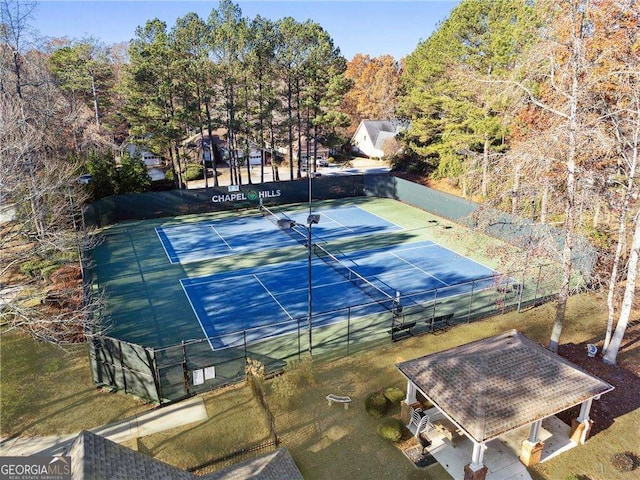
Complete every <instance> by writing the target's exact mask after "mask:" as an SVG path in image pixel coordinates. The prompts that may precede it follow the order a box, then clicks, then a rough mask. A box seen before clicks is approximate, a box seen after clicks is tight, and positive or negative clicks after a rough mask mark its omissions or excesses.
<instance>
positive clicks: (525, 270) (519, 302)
mask: <svg viewBox="0 0 640 480" xmlns="http://www.w3.org/2000/svg"><path fill="white" fill-rule="evenodd" d="M526 274H527V266H526V265H525V266H524V267H522V281H521V282H520V288H519V290H520V291H519V292H518V313H520V307H521V306H522V296H523V295H524V279H525V275H526Z"/></svg>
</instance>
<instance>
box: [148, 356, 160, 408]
mask: <svg viewBox="0 0 640 480" xmlns="http://www.w3.org/2000/svg"><path fill="white" fill-rule="evenodd" d="M150 350H151V355H152V358H153V378H154V381H155V382H156V391H157V392H158V402H159V403H160V405H162V380H161V379H160V369H158V359H157V358H156V349H155V348H151V349H150Z"/></svg>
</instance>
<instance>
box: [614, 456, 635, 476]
mask: <svg viewBox="0 0 640 480" xmlns="http://www.w3.org/2000/svg"><path fill="white" fill-rule="evenodd" d="M639 463H640V461H639V460H638V457H636V456H635V455H634V454H633V453H632V452H622V453H616V454H615V455H613V456H612V457H611V465H612V466H613V468H615V469H616V470H618V471H619V472H630V471H632V470H635V468H636V467H637V466H638V464H639Z"/></svg>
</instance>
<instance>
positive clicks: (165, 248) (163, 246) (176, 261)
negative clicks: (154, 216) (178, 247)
mask: <svg viewBox="0 0 640 480" xmlns="http://www.w3.org/2000/svg"><path fill="white" fill-rule="evenodd" d="M159 228H162V227H156V228H154V230H155V231H156V235H157V236H158V240H160V245H162V249H163V250H164V254H165V255H166V256H167V258H168V259H169V263H170V264H172V265H175V264H176V263H180V259H179V258H178V255H177V254H176V256H175V258H176V260H175V261H173V259H172V258H171V255H169V252H168V251H167V247H166V246H165V245H164V241H163V240H162V237H161V236H160V232H159V231H158V229H159ZM162 232H163V233H164V228H162ZM166 235H167V234H166V233H165V236H166ZM168 240H169V239H168V238H167V241H168Z"/></svg>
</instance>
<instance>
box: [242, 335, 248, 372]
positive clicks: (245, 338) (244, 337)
mask: <svg viewBox="0 0 640 480" xmlns="http://www.w3.org/2000/svg"><path fill="white" fill-rule="evenodd" d="M242 349H243V351H244V364H245V365H246V364H247V331H246V330H243V331H242Z"/></svg>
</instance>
